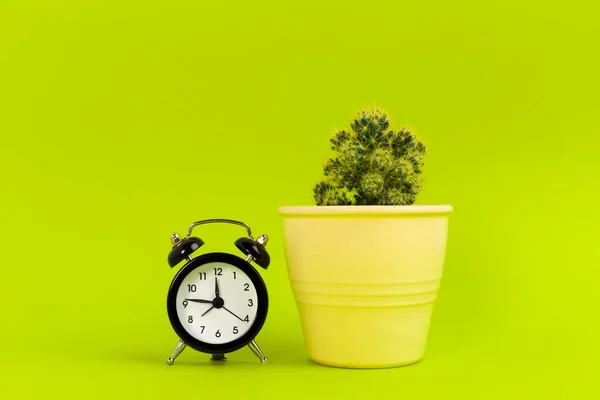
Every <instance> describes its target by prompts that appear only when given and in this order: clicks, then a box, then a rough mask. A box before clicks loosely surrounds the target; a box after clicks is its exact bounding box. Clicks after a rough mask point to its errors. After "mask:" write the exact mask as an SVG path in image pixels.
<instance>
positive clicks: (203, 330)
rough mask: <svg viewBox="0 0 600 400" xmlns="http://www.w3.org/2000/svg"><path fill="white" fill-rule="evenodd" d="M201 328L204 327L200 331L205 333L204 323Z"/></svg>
mask: <svg viewBox="0 0 600 400" xmlns="http://www.w3.org/2000/svg"><path fill="white" fill-rule="evenodd" d="M200 328H202V330H201V331H200V333H204V325H202V326H201V327H200Z"/></svg>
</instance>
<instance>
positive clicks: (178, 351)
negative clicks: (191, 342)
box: [167, 340, 186, 365]
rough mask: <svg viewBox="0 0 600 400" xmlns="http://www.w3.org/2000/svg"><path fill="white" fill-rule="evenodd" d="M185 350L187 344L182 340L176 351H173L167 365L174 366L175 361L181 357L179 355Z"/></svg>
mask: <svg viewBox="0 0 600 400" xmlns="http://www.w3.org/2000/svg"><path fill="white" fill-rule="evenodd" d="M185 348H186V344H185V343H184V342H183V340H180V341H179V343H177V346H175V350H173V353H172V354H171V357H169V358H167V364H169V365H173V363H174V362H175V359H176V358H177V357H179V355H180V354H181V352H182V351H183V350H184V349H185Z"/></svg>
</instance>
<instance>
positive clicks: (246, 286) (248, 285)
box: [244, 283, 250, 292]
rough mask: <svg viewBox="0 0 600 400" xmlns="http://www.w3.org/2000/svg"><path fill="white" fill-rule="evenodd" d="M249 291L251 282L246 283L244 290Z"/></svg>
mask: <svg viewBox="0 0 600 400" xmlns="http://www.w3.org/2000/svg"><path fill="white" fill-rule="evenodd" d="M249 291H250V284H248V283H244V292H249Z"/></svg>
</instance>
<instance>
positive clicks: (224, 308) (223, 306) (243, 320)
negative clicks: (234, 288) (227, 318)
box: [223, 306, 244, 322]
mask: <svg viewBox="0 0 600 400" xmlns="http://www.w3.org/2000/svg"><path fill="white" fill-rule="evenodd" d="M223 308H224V309H225V311H227V312H228V313H229V314H231V315H233V316H234V317H236V318H237V319H239V320H240V321H242V322H244V320H243V319H241V318H240V317H238V316H237V315H235V314H234V313H232V312H231V311H229V310H228V309H227V307H225V306H223Z"/></svg>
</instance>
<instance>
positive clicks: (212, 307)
mask: <svg viewBox="0 0 600 400" xmlns="http://www.w3.org/2000/svg"><path fill="white" fill-rule="evenodd" d="M213 308H215V306H212V307H211V308H209V309H208V310H206V311H204V314H202V315H201V317H204V315H206V313H207V312H209V311H210V310H212V309H213Z"/></svg>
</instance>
